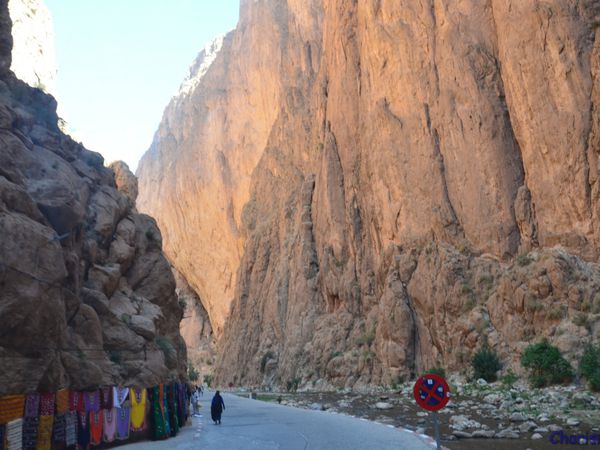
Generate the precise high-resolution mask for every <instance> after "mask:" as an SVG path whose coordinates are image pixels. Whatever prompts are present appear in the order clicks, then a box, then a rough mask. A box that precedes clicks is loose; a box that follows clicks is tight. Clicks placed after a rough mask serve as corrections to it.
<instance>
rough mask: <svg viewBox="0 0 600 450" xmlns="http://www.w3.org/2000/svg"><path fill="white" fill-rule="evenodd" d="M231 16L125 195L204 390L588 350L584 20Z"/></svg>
mask: <svg viewBox="0 0 600 450" xmlns="http://www.w3.org/2000/svg"><path fill="white" fill-rule="evenodd" d="M240 11H241V14H240V22H239V24H238V27H237V29H236V30H235V31H233V32H232V33H231V34H229V35H228V36H227V37H226V38H225V40H224V42H223V46H222V49H221V51H220V52H219V54H218V55H217V57H216V58H215V59H214V62H212V65H211V66H210V68H208V69H207V70H206V73H205V74H204V76H203V77H202V79H201V80H199V81H198V82H197V84H196V87H195V88H194V89H192V90H191V91H190V92H189V94H185V95H184V96H180V97H178V98H176V99H174V100H173V101H172V102H171V104H170V105H169V106H168V107H167V110H166V111H165V115H164V118H163V122H162V123H161V125H160V127H159V130H158V132H157V134H156V136H155V140H154V143H153V145H152V147H151V149H150V151H149V152H148V153H147V154H146V155H145V157H144V159H143V161H142V163H141V165H140V169H139V172H138V175H139V178H140V201H139V202H138V205H139V206H140V208H141V210H142V211H149V212H151V213H152V214H153V215H154V216H156V217H157V220H158V222H159V224H160V226H161V229H162V230H163V232H164V233H165V246H166V252H167V254H168V256H169V258H170V260H171V261H172V263H173V264H174V265H175V267H177V269H178V270H179V271H180V272H181V273H182V274H183V275H184V276H185V277H186V278H187V279H189V280H191V285H192V287H193V288H194V289H195V290H196V291H197V292H199V293H200V297H201V298H202V301H203V303H204V305H205V306H206V309H207V311H208V313H209V316H210V319H211V323H212V324H213V325H214V326H215V329H216V331H217V333H216V334H217V336H218V337H222V339H221V341H220V346H221V350H220V355H221V357H220V359H219V366H218V370H217V375H218V378H219V380H220V381H221V382H224V383H229V382H233V383H237V384H261V383H275V384H280V385H284V386H285V384H286V382H287V381H289V380H298V379H300V380H301V381H302V382H315V383H317V384H316V385H321V386H324V385H330V386H331V385H336V386H355V387H356V386H361V385H365V384H386V383H391V382H393V381H394V380H395V379H397V378H398V377H406V376H412V375H415V374H416V373H418V372H420V371H422V370H423V369H427V368H429V367H431V366H432V365H436V364H440V365H444V366H446V367H447V368H450V369H460V368H464V367H465V365H466V364H467V363H468V361H469V359H470V356H471V354H472V352H473V351H474V349H476V348H477V346H478V345H480V343H481V342H482V341H483V339H484V337H485V338H487V339H488V340H489V341H490V342H492V343H493V344H494V347H495V348H496V349H497V350H499V351H500V352H501V354H502V356H503V357H504V359H505V361H506V362H510V361H514V359H515V358H518V352H519V351H520V350H521V349H522V347H523V346H524V345H526V344H527V343H529V342H532V341H533V340H535V339H536V338H538V337H541V336H548V337H550V340H551V341H553V342H555V343H558V344H559V345H560V346H562V348H563V349H564V350H565V351H566V352H567V354H568V356H569V357H571V358H575V357H576V355H577V352H578V351H579V350H580V349H581V345H579V346H576V345H573V342H575V341H576V340H577V341H578V342H580V343H581V342H586V341H596V340H597V339H598V335H597V327H598V325H597V323H598V320H599V316H598V314H599V313H600V310H598V309H596V308H595V306H594V305H595V304H596V300H595V299H596V295H597V290H596V284H597V281H598V266H597V265H596V262H597V260H598V256H599V253H598V251H599V249H600V241H599V240H600V232H599V231H598V228H597V223H598V220H597V218H596V215H597V213H598V211H599V208H600V203H599V200H598V198H597V197H598V196H597V182H596V180H597V178H598V151H599V148H600V147H599V145H598V142H599V141H598V136H599V131H598V117H597V116H598V114H597V109H598V108H597V103H598V96H597V92H596V91H597V90H598V89H597V84H598V83H597V70H598V66H599V64H600V59H598V58H599V56H598V47H599V45H600V39H598V38H597V36H598V33H599V31H598V25H599V24H600V8H599V6H598V2H596V1H590V0H569V1H562V0H551V1H545V2H540V1H538V0H526V1H521V2H510V1H508V2H507V1H496V0H489V1H476V0H473V1H466V2H461V3H460V5H458V4H456V2H450V1H429V2H421V3H418V4H416V3H415V2H412V1H408V0H406V1H405V0H400V1H386V0H366V1H363V2H350V1H346V0H334V1H328V2H323V1H320V0H310V1H302V2H300V1H296V0H287V1H275V0H259V1H253V2H250V1H242V2H241V10H240ZM549 274H553V275H549ZM547 280H549V281H547ZM571 291H573V292H571ZM234 293H235V295H234ZM572 296H573V297H572ZM575 298H577V299H578V300H577V301H576V300H574V299H575ZM232 299H233V301H232ZM229 305H231V310H230V312H229V316H227V313H228V311H229ZM550 311H552V313H551V312H550ZM226 317H229V319H228V321H227V323H226V326H225V329H226V331H227V332H226V333H225V334H223V332H222V330H223V324H224V321H225V318H226ZM584 317H585V320H584V319H583V318H584ZM581 324H583V325H581Z"/></svg>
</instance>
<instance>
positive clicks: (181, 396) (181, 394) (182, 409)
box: [177, 384, 188, 427]
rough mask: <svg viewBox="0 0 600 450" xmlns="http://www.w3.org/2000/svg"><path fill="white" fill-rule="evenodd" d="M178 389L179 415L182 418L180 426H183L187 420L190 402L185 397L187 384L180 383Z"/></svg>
mask: <svg viewBox="0 0 600 450" xmlns="http://www.w3.org/2000/svg"><path fill="white" fill-rule="evenodd" d="M177 389H178V391H177V395H178V400H179V403H178V404H179V417H180V419H181V420H180V422H179V426H181V427H183V426H184V425H185V423H186V422H187V414H186V409H187V408H186V405H187V404H188V402H187V400H186V399H185V385H183V384H179V385H178V388H177Z"/></svg>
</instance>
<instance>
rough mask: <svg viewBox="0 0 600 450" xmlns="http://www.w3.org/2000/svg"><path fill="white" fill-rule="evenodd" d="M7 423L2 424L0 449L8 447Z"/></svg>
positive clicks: (3, 449) (0, 426) (0, 427)
mask: <svg viewBox="0 0 600 450" xmlns="http://www.w3.org/2000/svg"><path fill="white" fill-rule="evenodd" d="M5 443H6V425H4V424H2V425H0V450H5V449H6V445H5Z"/></svg>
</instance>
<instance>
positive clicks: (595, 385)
mask: <svg viewBox="0 0 600 450" xmlns="http://www.w3.org/2000/svg"><path fill="white" fill-rule="evenodd" d="M579 372H580V373H581V375H583V376H584V377H585V379H586V380H587V382H588V384H589V386H590V389H591V390H592V391H594V392H600V344H598V345H597V346H595V347H594V346H593V345H588V346H587V347H586V349H585V352H584V353H583V356H582V357H581V360H580V361H579Z"/></svg>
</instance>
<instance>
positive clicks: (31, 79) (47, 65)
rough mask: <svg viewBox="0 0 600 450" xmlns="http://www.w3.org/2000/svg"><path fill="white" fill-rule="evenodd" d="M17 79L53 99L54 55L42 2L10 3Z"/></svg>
mask: <svg viewBox="0 0 600 450" xmlns="http://www.w3.org/2000/svg"><path fill="white" fill-rule="evenodd" d="M8 7H9V11H10V17H11V19H12V23H13V28H12V36H13V50H12V65H11V70H12V71H13V72H14V73H15V75H16V76H17V78H19V79H21V80H23V81H25V82H26V83H27V84H29V85H30V86H33V87H36V88H39V89H41V90H43V91H44V92H46V93H48V94H52V95H54V96H55V97H56V70H57V69H56V54H55V51H54V27H53V23H52V16H51V15H50V11H49V10H48V8H47V7H46V5H45V4H44V2H43V1H42V0H9V2H8Z"/></svg>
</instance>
